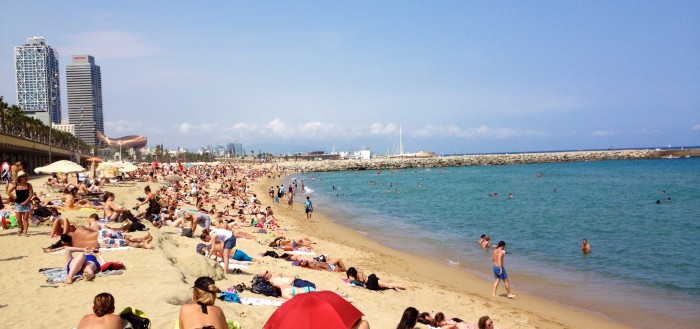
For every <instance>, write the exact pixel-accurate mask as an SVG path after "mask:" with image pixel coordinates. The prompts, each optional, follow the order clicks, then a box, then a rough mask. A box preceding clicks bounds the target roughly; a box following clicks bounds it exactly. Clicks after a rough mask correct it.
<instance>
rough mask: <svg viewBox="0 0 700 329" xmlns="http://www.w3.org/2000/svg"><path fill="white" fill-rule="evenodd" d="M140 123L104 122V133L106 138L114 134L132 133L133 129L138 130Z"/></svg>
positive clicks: (126, 121)
mask: <svg viewBox="0 0 700 329" xmlns="http://www.w3.org/2000/svg"><path fill="white" fill-rule="evenodd" d="M139 127H140V123H136V122H131V121H128V120H117V121H106V122H105V133H106V135H107V136H110V134H114V133H119V134H121V133H124V132H130V131H133V130H134V128H136V129H138V128H139Z"/></svg>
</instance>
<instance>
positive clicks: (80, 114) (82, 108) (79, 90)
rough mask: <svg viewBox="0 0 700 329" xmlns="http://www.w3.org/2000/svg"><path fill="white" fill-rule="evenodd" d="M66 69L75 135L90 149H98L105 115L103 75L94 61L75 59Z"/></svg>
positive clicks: (88, 58)
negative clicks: (94, 147) (92, 146)
mask: <svg viewBox="0 0 700 329" xmlns="http://www.w3.org/2000/svg"><path fill="white" fill-rule="evenodd" d="M71 59H72V62H71V63H70V64H68V65H66V91H67V101H68V122H69V123H71V124H73V125H75V135H76V136H77V137H78V138H80V139H82V140H83V141H85V143H87V144H88V145H97V144H98V143H99V140H98V139H97V134H96V132H98V131H99V132H100V133H103V134H104V115H103V111H102V74H101V71H100V66H99V65H96V64H95V58H94V57H92V56H90V55H73V56H71Z"/></svg>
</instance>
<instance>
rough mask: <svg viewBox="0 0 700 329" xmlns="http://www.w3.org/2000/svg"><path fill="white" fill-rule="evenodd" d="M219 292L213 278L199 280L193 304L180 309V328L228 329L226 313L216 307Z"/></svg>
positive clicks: (196, 283) (206, 277) (193, 295)
mask: <svg viewBox="0 0 700 329" xmlns="http://www.w3.org/2000/svg"><path fill="white" fill-rule="evenodd" d="M217 292H219V289H218V288H216V285H215V284H214V280H213V279H212V278H210V277H208V276H203V277H200V278H198V279H197V280H196V281H195V282H194V287H193V290H192V303H191V304H185V305H182V308H181V309H180V320H179V321H178V322H179V328H180V329H189V328H209V329H226V328H228V325H227V324H226V316H225V315H224V312H223V311H222V310H221V308H219V307H218V306H214V302H215V301H216V293H217Z"/></svg>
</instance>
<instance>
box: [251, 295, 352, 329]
mask: <svg viewBox="0 0 700 329" xmlns="http://www.w3.org/2000/svg"><path fill="white" fill-rule="evenodd" d="M362 315H364V314H362V312H360V310H358V309H357V308H356V307H355V306H353V305H352V304H350V303H348V302H347V301H346V300H345V299H343V297H340V296H339V295H338V294H336V293H334V292H332V291H315V292H311V293H305V294H299V295H296V296H294V297H292V299H290V300H288V301H286V302H285V303H284V304H282V306H280V308H278V309H277V311H275V313H272V316H270V318H269V319H268V320H267V323H265V325H264V326H263V329H341V328H342V329H349V328H351V327H352V325H353V324H355V322H357V320H359V319H360V318H361V317H362Z"/></svg>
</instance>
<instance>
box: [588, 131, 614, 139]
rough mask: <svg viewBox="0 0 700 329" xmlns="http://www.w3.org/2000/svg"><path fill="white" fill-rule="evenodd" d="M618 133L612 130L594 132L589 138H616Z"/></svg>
mask: <svg viewBox="0 0 700 329" xmlns="http://www.w3.org/2000/svg"><path fill="white" fill-rule="evenodd" d="M618 134H619V133H618V132H617V131H614V130H597V131H594V132H593V133H592V134H591V136H593V137H608V136H616V135H618Z"/></svg>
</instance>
